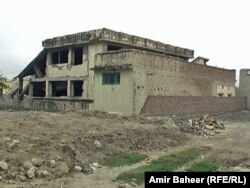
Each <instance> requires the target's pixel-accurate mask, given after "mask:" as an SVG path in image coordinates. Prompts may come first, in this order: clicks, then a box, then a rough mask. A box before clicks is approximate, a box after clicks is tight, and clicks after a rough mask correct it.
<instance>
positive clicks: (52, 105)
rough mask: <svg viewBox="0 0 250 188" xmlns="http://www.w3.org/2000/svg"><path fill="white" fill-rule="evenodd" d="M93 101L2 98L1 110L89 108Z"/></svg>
mask: <svg viewBox="0 0 250 188" xmlns="http://www.w3.org/2000/svg"><path fill="white" fill-rule="evenodd" d="M91 103H92V101H90V100H81V99H63V98H62V99H59V98H54V99H52V98H51V99H49V98H33V99H31V98H24V100H22V101H20V100H18V99H11V98H5V97H3V98H0V110H8V109H12V110H38V111H39V110H41V111H48V112H59V111H64V110H89V109H90V106H91Z"/></svg>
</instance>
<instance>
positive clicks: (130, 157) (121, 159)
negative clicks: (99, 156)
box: [103, 152, 147, 167]
mask: <svg viewBox="0 0 250 188" xmlns="http://www.w3.org/2000/svg"><path fill="white" fill-rule="evenodd" d="M145 158H147V156H146V155H143V154H140V153H135V152H131V153H121V154H118V155H114V156H112V157H111V158H108V159H107V160H106V161H104V163H103V165H105V166H108V167H116V166H124V165H132V164H134V163H137V162H139V161H142V160H144V159H145Z"/></svg>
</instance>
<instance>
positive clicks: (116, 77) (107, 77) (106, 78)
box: [102, 73, 120, 85]
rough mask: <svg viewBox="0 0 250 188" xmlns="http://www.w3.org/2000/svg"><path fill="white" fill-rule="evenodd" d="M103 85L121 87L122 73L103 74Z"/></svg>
mask: <svg viewBox="0 0 250 188" xmlns="http://www.w3.org/2000/svg"><path fill="white" fill-rule="evenodd" d="M102 84H103V85H119V84H120V73H103V74H102Z"/></svg>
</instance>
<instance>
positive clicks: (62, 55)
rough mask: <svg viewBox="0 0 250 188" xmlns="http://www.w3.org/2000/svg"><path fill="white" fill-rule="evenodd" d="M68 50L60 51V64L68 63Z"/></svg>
mask: <svg viewBox="0 0 250 188" xmlns="http://www.w3.org/2000/svg"><path fill="white" fill-rule="evenodd" d="M68 53H69V52H68V50H62V51H60V61H59V62H60V63H68Z"/></svg>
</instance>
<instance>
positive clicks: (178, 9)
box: [0, 0, 250, 80]
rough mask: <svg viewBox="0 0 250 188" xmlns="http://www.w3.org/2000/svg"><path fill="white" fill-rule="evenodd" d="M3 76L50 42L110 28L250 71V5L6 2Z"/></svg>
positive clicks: (209, 0) (0, 19) (0, 40)
mask: <svg viewBox="0 0 250 188" xmlns="http://www.w3.org/2000/svg"><path fill="white" fill-rule="evenodd" d="M0 5H1V6H0V74H3V75H5V76H7V77H8V78H12V77H14V76H16V75H17V74H18V73H19V72H20V71H21V70H22V69H24V68H25V66H27V65H28V63H30V62H31V61H32V60H33V59H34V58H35V57H36V55H37V54H38V53H39V52H40V51H41V50H42V41H43V40H45V39H48V38H52V37H56V36H61V35H66V34H73V33H78V32H83V31H89V30H92V29H100V28H103V27H105V28H109V29H112V30H115V31H121V32H125V33H128V34H132V35H137V36H140V37H145V38H149V39H153V40H156V41H160V42H163V43H166V44H171V45H174V46H179V47H184V48H189V49H192V50H194V56H195V57H197V56H202V57H205V58H208V59H210V61H209V62H208V65H211V66H217V67H221V68H226V69H236V70H237V77H236V79H237V80H238V70H239V69H241V68H250V1H249V0H188V1H187V0H154V1H152V0H126V1H125V0H124V1H120V0H105V1H104V0H88V1H86V0H70V1H69V0H67V1H64V0H22V1H20V0H0Z"/></svg>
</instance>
